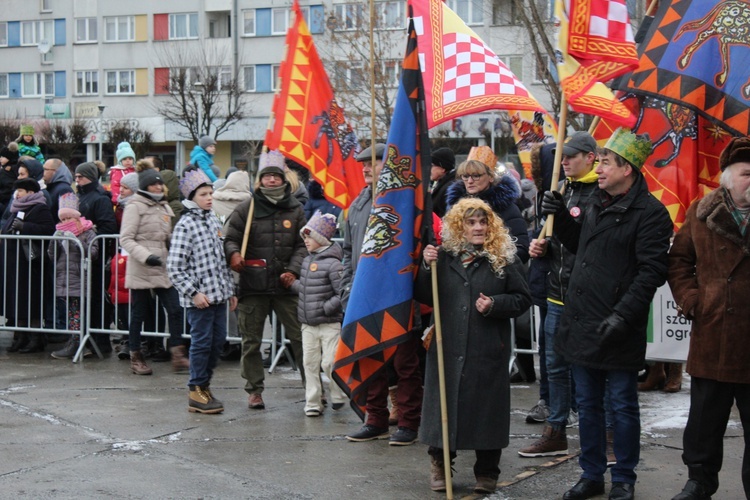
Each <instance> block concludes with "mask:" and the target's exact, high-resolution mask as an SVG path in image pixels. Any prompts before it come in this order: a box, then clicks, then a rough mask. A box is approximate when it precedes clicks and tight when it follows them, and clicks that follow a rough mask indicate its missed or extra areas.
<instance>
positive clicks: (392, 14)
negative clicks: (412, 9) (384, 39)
mask: <svg viewBox="0 0 750 500" xmlns="http://www.w3.org/2000/svg"><path fill="white" fill-rule="evenodd" d="M375 5H376V6H377V8H378V25H379V27H380V28H381V29H388V30H391V29H403V28H404V26H405V25H404V22H405V21H406V15H405V14H404V7H405V4H404V2H403V1H397V2H381V3H378V4H375Z"/></svg>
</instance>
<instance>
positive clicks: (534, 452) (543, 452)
mask: <svg viewBox="0 0 750 500" xmlns="http://www.w3.org/2000/svg"><path fill="white" fill-rule="evenodd" d="M518 454H519V455H521V456H522V457H526V458H534V457H557V456H562V455H567V454H568V436H567V435H566V434H565V426H564V425H562V426H560V428H559V429H555V428H554V427H552V426H551V425H546V426H545V427H544V432H542V437H541V438H539V440H538V441H536V442H534V443H532V444H531V445H530V446H527V447H526V448H522V449H520V450H518Z"/></svg>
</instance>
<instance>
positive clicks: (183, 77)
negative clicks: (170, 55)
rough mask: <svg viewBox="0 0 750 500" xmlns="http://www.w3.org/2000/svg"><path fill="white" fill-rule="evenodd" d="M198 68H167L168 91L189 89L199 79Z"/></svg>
mask: <svg viewBox="0 0 750 500" xmlns="http://www.w3.org/2000/svg"><path fill="white" fill-rule="evenodd" d="M199 80H200V78H199V73H198V68H169V91H170V92H179V91H180V90H185V91H189V90H190V88H191V87H192V86H193V83H195V82H197V81H199Z"/></svg>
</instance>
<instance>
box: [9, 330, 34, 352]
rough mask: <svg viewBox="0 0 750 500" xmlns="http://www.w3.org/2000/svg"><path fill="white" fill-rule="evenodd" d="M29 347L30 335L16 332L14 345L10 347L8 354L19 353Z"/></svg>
mask: <svg viewBox="0 0 750 500" xmlns="http://www.w3.org/2000/svg"><path fill="white" fill-rule="evenodd" d="M27 345H29V334H28V333H24V332H16V333H15V334H13V343H12V344H11V345H10V347H8V352H17V351H19V350H21V349H24V348H26V346H27Z"/></svg>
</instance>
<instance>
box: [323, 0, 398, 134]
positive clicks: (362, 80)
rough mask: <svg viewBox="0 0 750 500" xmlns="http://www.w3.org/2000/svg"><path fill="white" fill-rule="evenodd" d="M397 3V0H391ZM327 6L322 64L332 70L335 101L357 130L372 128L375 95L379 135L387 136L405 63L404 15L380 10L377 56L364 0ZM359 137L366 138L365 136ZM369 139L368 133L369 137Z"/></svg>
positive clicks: (375, 43) (376, 33)
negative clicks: (372, 80) (339, 9)
mask: <svg viewBox="0 0 750 500" xmlns="http://www.w3.org/2000/svg"><path fill="white" fill-rule="evenodd" d="M392 4H395V3H392ZM335 8H341V9H347V10H346V11H345V12H340V11H339V12H337V11H335V10H327V11H326V13H325V16H326V26H327V28H328V30H327V31H326V33H325V35H324V42H325V43H323V44H321V45H319V46H318V49H319V51H320V55H321V59H322V60H323V64H324V65H325V66H326V68H327V71H328V74H329V75H331V85H332V86H333V90H334V94H335V95H336V100H337V101H338V102H339V103H340V104H341V105H342V107H343V108H344V110H345V112H346V116H347V118H348V119H349V120H350V121H351V122H352V126H353V127H354V128H355V129H356V130H360V131H361V130H363V129H364V130H369V129H370V128H371V109H372V98H373V96H374V100H375V126H376V128H377V136H378V138H381V139H382V138H385V137H386V136H387V134H388V129H389V128H390V125H391V116H392V114H393V107H394V105H395V97H396V89H397V88H398V85H399V80H400V76H401V63H402V60H403V55H404V49H405V48H406V32H405V26H404V24H403V23H404V21H403V19H404V16H403V15H402V14H401V13H399V12H397V11H396V12H390V11H389V12H386V11H385V10H381V9H385V8H386V7H385V5H382V6H379V7H378V9H379V10H378V11H377V12H376V20H375V29H374V34H373V55H374V58H371V56H370V16H369V10H368V9H367V8H366V5H364V4H347V5H343V6H338V7H335ZM370 64H373V66H374V70H375V81H374V93H373V91H371V86H370V71H371V70H370V67H371V66H370ZM360 139H365V138H364V137H361V138H360ZM367 139H369V137H368V138H367Z"/></svg>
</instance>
